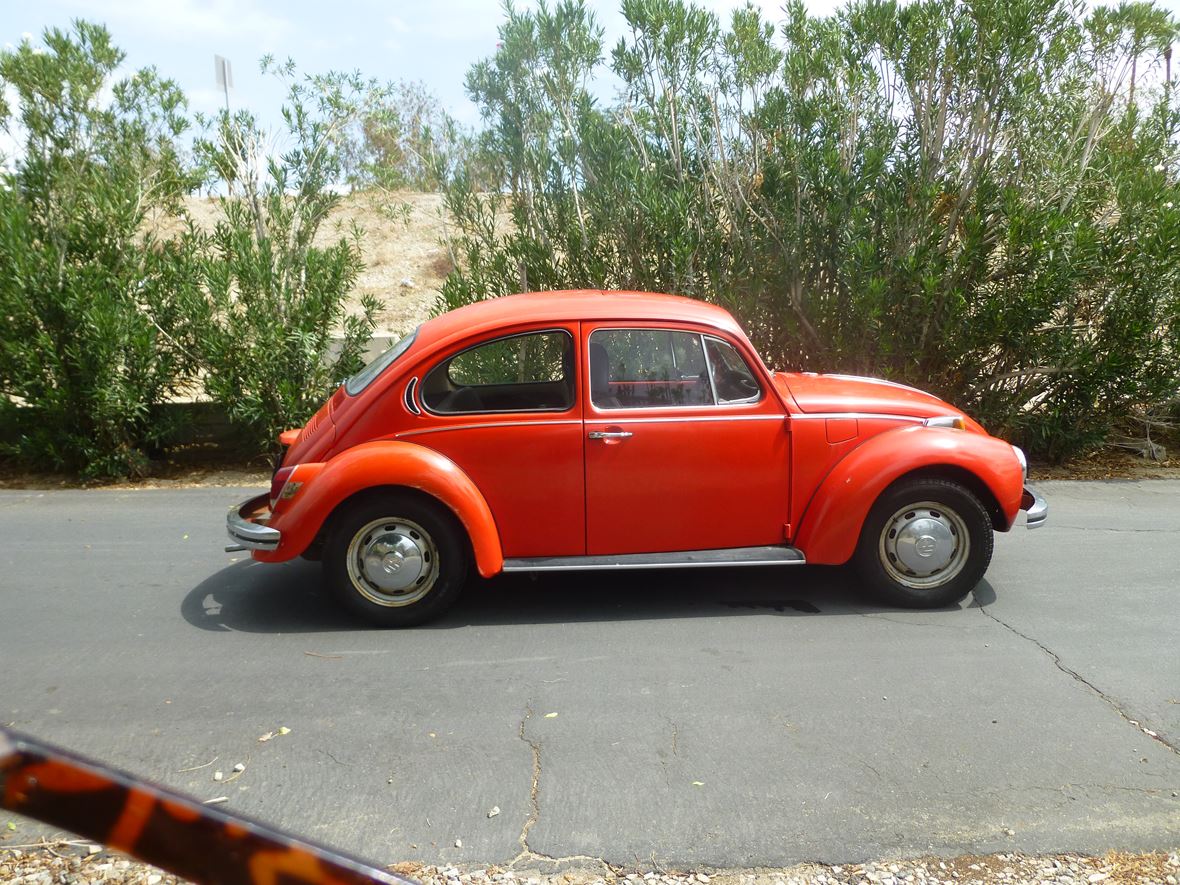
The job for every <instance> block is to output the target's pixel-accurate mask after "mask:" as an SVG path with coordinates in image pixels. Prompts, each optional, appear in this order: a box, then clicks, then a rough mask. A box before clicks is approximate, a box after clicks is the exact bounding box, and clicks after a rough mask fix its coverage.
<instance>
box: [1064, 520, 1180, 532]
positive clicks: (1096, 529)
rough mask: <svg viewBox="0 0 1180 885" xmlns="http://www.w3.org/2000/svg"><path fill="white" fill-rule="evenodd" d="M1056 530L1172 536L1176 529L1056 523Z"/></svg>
mask: <svg viewBox="0 0 1180 885" xmlns="http://www.w3.org/2000/svg"><path fill="white" fill-rule="evenodd" d="M1052 526H1053V528H1055V529H1070V530H1071V531H1075V532H1115V533H1119V534H1123V533H1125V534H1132V535H1138V534H1144V535H1171V534H1175V533H1176V530H1175V529H1131V528H1113V527H1111V526H1097V525H1068V524H1066V523H1059V522H1055V523H1052Z"/></svg>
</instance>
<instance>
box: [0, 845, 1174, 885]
mask: <svg viewBox="0 0 1180 885" xmlns="http://www.w3.org/2000/svg"><path fill="white" fill-rule="evenodd" d="M388 869H389V870H390V871H391V872H394V873H397V874H398V875H401V876H405V877H407V878H410V879H414V880H416V881H418V882H421V883H423V885H1001V883H1002V885H1025V883H1028V885H1032V883H1036V885H1042V883H1043V885H1049V883H1052V885H1098V883H1103V885H1124V883H1125V885H1178V883H1180V852H1178V851H1168V852H1154V853H1147V854H1138V853H1130V852H1121V851H1110V852H1108V853H1106V854H1105V855H1102V856H1101V857H1088V856H1084V855H1074V854H1055V855H1040V856H1028V855H1022V854H991V855H963V856H960V857H953V858H937V857H924V858H918V859H916V860H897V861H889V860H881V861H872V862H867V863H849V864H842V865H825V864H801V865H799V866H794V867H787V868H783V869H765V868H757V869H740V870H733V869H729V870H693V871H678V870H673V869H666V868H661V867H657V868H654V869H652V868H650V867H648V868H640V867H636V868H634V869H621V868H617V867H613V866H610V865H608V864H605V863H603V862H602V861H597V860H593V859H591V858H572V859H560V860H553V859H550V858H544V857H539V856H535V857H533V856H530V857H528V858H525V859H524V861H523V863H522V865H521V866H520V867H519V868H517V867H516V866H515V865H514V866H513V868H498V867H495V866H488V867H483V868H474V867H472V868H465V867H464V868H460V867H454V866H441V867H440V866H429V865H423V864H420V863H412V862H406V863H394V864H390V866H389V868H388ZM183 881H184V880H182V879H178V878H177V877H176V876H173V875H171V874H169V873H164V872H162V871H160V870H158V869H156V868H154V867H151V866H148V865H147V864H142V863H139V862H138V861H135V860H131V859H129V858H127V857H126V856H124V855H122V854H119V853H116V852H109V851H106V850H105V849H103V848H102V847H101V846H98V845H91V844H89V843H87V842H84V841H73V840H69V841H56V842H43V843H37V844H28V845H23V846H19V847H18V846H6V847H0V882H6V883H10V885H82V883H90V882H109V883H116V885H123V883H129V885H130V883H135V885H177V883H180V882H183Z"/></svg>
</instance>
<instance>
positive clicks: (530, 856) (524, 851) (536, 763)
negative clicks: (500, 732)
mask: <svg viewBox="0 0 1180 885" xmlns="http://www.w3.org/2000/svg"><path fill="white" fill-rule="evenodd" d="M532 718H533V702H532V701H531V700H530V701H529V702H528V703H527V704H526V705H525V710H524V717H523V718H522V719H521V720H520V728H519V729H518V731H517V737H519V738H520V739H521V741H523V742H524V743H525V744H527V745H528V747H529V750H530V751H531V752H532V755H533V777H532V781H531V783H530V785H529V813H528V816H527V817H526V818H525V821H524V825H523V826H522V827H521V828H520V835H519V836H518V837H517V842H518V843H519V844H520V852H519V853H518V854H517V855H516V857H514V858H512V860H510V861H508V869H513V868H514V867H515V866H516V864H518V863H520V862H521V861H532V862H534V863H535V862H537V861H540V862H542V863H551V864H558V865H560V864H563V863H574V862H579V863H586V862H590V863H596V864H600V865H601V866H602V867H603V869H604V870H607V871H609V872H611V873H617V872H618V871H617V870H616V869H615V868H614V867H612V866H611V865H610V864H608V863H607V862H606V861H605V860H603V859H602V858H601V857H592V856H591V855H588V854H570V855H564V856H562V857H555V856H553V855H552V854H545V853H543V852H540V851H537V850H535V849H533V848H532V847H530V846H529V830H531V829H532V828H533V827H534V826H536V823H537V819H538V818H539V817H540V816H541V743H540V741H537V740H534V739H532V738H530V737H529V736H528V734H527V733H526V728H527V726H528V722H529V720H530V719H532Z"/></svg>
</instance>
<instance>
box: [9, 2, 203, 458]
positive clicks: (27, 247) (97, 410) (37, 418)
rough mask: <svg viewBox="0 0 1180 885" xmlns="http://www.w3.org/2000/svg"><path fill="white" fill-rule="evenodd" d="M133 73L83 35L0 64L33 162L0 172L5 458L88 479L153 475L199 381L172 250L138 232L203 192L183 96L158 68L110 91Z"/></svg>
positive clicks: (76, 31) (30, 48)
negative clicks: (177, 304) (176, 410)
mask: <svg viewBox="0 0 1180 885" xmlns="http://www.w3.org/2000/svg"><path fill="white" fill-rule="evenodd" d="M122 60H123V53H122V52H120V51H119V50H118V49H117V48H116V47H115V46H114V45H113V44H112V43H111V40H110V36H109V34H108V33H107V32H106V31H105V30H104V29H103V28H101V27H99V26H97V25H91V24H87V23H84V22H79V23H76V24H75V25H74V26H73V29H72V30H70V31H63V30H59V29H51V30H48V31H46V32H45V35H44V45H35V44H34V43H33V42H32V41H29V40H25V41H23V42H22V43H21V44H20V45H19V46H17V47H15V48H12V49H8V50H4V51H3V52H0V124H2V125H3V127H4V128H5V130H6V131H7V133H8V134H9V136H10V138H12V139H13V140H15V141H17V142H19V143H20V144H21V146H22V148H23V152H22V155H21V156H20V157H19V158H18V159H16V161H15V162H13V163H10V164H9V165H8V166H7V167H6V168H4V170H3V171H2V172H0V326H2V329H3V332H2V334H0V425H2V426H3V429H4V433H3V437H2V438H3V443H2V446H3V449H2V450H3V451H4V452H6V453H7V454H9V455H14V456H16V457H17V458H19V459H20V460H21V461H23V462H24V463H26V464H30V465H33V466H36V467H41V468H49V469H65V470H69V471H74V472H77V473H79V474H81V475H83V476H85V477H95V476H107V475H124V474H134V473H136V472H137V471H139V470H140V469H142V467H143V466H144V464H145V463H146V460H147V458H148V456H149V455H150V454H151V453H152V451H153V450H154V449H156V448H157V447H159V446H160V445H161V444H163V442H164V441H165V440H166V438H167V436H168V434H169V432H170V430H171V428H170V427H169V426H167V424H166V423H165V421H164V419H163V417H162V416H161V415H160V414H159V409H158V407H159V405H160V404H161V403H162V402H163V401H164V400H165V399H166V398H167V397H169V396H170V395H172V394H173V393H175V392H176V390H177V389H178V386H179V385H181V384H183V383H184V380H185V379H186V378H187V377H189V376H190V375H191V373H192V371H193V369H194V366H193V362H192V359H191V357H190V355H189V353H188V352H186V351H185V349H184V348H183V347H180V346H177V343H176V341H175V339H174V338H173V337H172V335H171V334H170V328H172V327H174V325H175V322H176V320H177V319H178V317H177V315H176V311H175V310H174V308H173V307H172V305H171V304H170V287H169V279H170V276H171V267H172V261H173V258H174V256H175V254H176V249H175V246H174V244H171V243H168V242H164V241H161V240H159V239H158V238H156V237H154V236H151V235H147V236H144V235H143V234H142V233H141V231H142V228H143V226H144V222H145V220H146V219H147V218H148V217H149V216H159V215H176V214H178V213H179V212H180V200H181V198H182V197H183V195H184V194H185V193H186V192H187V191H188V190H189V189H190V188H191V187H193V185H194V184H195V181H194V179H193V177H192V174H191V172H190V171H189V170H187V169H186V166H185V164H184V163H183V162H182V159H181V156H180V154H179V152H178V150H177V139H178V137H179V136H180V135H181V134H182V133H183V132H184V130H185V128H186V125H187V123H186V121H185V118H184V104H185V103H184V97H183V95H182V94H181V93H180V91H179V89H178V88H177V86H176V84H175V83H173V82H171V81H170V80H166V79H163V78H161V77H160V76H159V75H158V74H157V73H156V72H155V71H154V70H153V69H150V68H148V69H144V70H140V71H138V72H136V73H134V74H131V75H130V76H127V77H123V78H120V79H115V78H114V75H115V72H116V69H117V68H118V67H119V65H120V63H121V62H122ZM104 90H109V92H107V91H104ZM5 94H8V95H15V97H16V102H15V104H14V105H13V106H11V107H10V106H7V105H5V104H4V98H3V97H2V96H4V95H5Z"/></svg>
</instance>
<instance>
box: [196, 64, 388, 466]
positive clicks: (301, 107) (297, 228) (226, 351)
mask: <svg viewBox="0 0 1180 885" xmlns="http://www.w3.org/2000/svg"><path fill="white" fill-rule="evenodd" d="M263 67H264V69H269V70H271V71H273V72H274V73H275V74H276V75H278V76H280V77H281V78H283V79H284V81H285V82H286V83H287V86H288V92H287V99H286V102H285V104H284V106H283V108H282V118H283V121H284V130H283V131H282V132H280V133H277V134H269V133H267V132H266V131H265V130H264V129H263V128H262V127H261V126H260V125H259V124H258V122H257V120H256V119H255V118H254V116H253V115H251V114H250V113H248V112H245V111H242V112H238V113H237V114H236V115H234V116H232V117H231V116H229V115H228V114H222V115H221V116H220V118H219V119H217V120H216V121H211V125H210V128H209V132H208V133H207V134H206V136H205V137H203V138H201V139H199V140H198V141H197V143H196V153H197V156H198V158H199V159H200V160H201V162H202V164H203V166H204V168H205V169H208V170H213V171H214V172H215V177H216V179H217V180H218V181H219V183H220V184H221V186H222V188H223V190H224V192H225V193H224V195H222V196H220V197H218V198H217V202H218V205H219V209H220V217H219V219H218V221H217V223H216V226H215V228H214V230H213V232H212V233H211V234H207V235H204V234H200V233H198V232H196V231H191V233H192V235H193V236H194V237H196V238H197V239H198V240H199V241H200V242H199V248H198V252H199V256H200V257H199V259H198V260H197V261H196V268H195V269H196V274H195V275H194V276H193V279H194V280H195V281H196V284H195V285H190V286H186V287H181V288H179V289H178V290H177V295H178V297H179V298H181V299H182V300H183V302H184V307H183V310H182V312H183V313H184V314H185V316H187V317H188V318H189V319H190V322H191V324H192V325H191V327H190V329H189V338H190V340H191V342H192V345H191V346H192V348H193V350H194V352H195V353H196V354H197V356H198V359H199V361H200V363H201V366H202V373H201V377H202V381H203V384H204V389H205V391H206V392H207V393H208V394H209V396H210V397H211V398H212V399H213V400H214V401H216V402H219V403H221V404H222V405H224V406H225V407H226V409H227V411H228V413H229V417H230V419H231V421H232V422H233V423H234V424H235V425H236V426H237V427H238V428H239V429H240V431H241V433H242V436H243V439H244V441H245V443H246V445H247V448H248V450H249V451H253V452H270V453H274V452H276V451H277V450H278V441H277V436H278V433H279V432H280V431H282V430H285V429H287V428H291V427H299V426H302V424H303V423H304V422H305V421H306V420H307V419H308V418H309V417H310V416H311V414H312V413H313V412H314V411H315V410H316V409H317V408H318V407H319V406H320V404H321V403H322V402H323V401H324V399H325V398H326V397H327V395H328V394H329V393H330V392H331V391H332V390H333V389H334V388H335V386H336V385H338V384H339V383H340V381H341V380H343V379H344V378H345V377H347V376H348V375H350V374H352V373H353V372H355V371H357V370H358V369H359V368H360V367H361V365H362V364H363V359H362V357H363V355H364V353H365V351H366V348H367V345H368V342H369V339H370V337H371V336H372V333H373V328H374V325H375V316H376V313H377V310H378V308H379V304H378V303H377V301H376V300H375V299H374V298H372V297H371V296H365V297H364V298H363V299H362V300H361V304H360V309H359V310H358V311H351V310H350V309H349V307H348V303H347V295H348V293H349V291H350V290H351V289H352V287H353V284H354V283H355V282H356V277H357V274H358V273H359V272H360V270H361V268H362V267H363V258H362V255H361V251H360V247H359V245H358V243H359V233H360V232H359V231H357V230H339V229H332V228H329V229H328V231H329V235H328V236H324V237H320V236H319V235H320V232H321V228H324V226H325V225H326V224H330V223H331V222H330V216H331V213H332V212H333V210H334V209H335V208H336V207H337V206H338V205H339V204H340V200H341V196H340V192H339V190H338V189H337V188H336V187H335V185H336V184H337V183H338V182H339V181H340V178H341V175H342V171H343V162H344V159H343V158H344V145H345V138H344V134H345V132H346V131H347V129H348V127H349V126H350V124H352V123H353V122H354V121H355V120H356V119H357V118H358V117H359V116H360V115H361V114H362V113H363V111H364V109H365V108H366V107H368V106H369V105H370V103H371V101H372V100H373V99H374V89H375V88H376V87H374V86H373V85H372V84H370V83H367V82H366V81H363V80H362V79H361V78H360V77H359V76H356V75H347V76H346V75H340V74H328V75H323V76H316V77H303V78H301V77H299V76H297V74H296V72H295V69H294V66H293V65H292V64H290V63H287V64H284V65H277V66H276V65H274V63H273V62H272V61H271V60H269V59H264V60H263Z"/></svg>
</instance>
